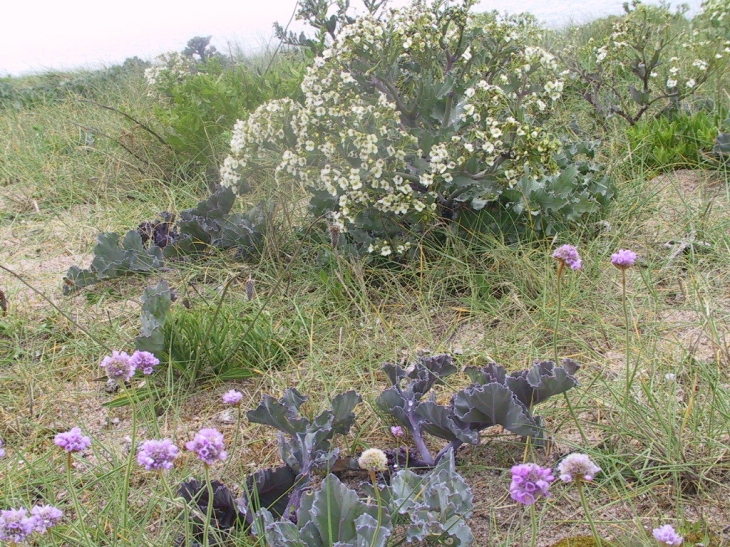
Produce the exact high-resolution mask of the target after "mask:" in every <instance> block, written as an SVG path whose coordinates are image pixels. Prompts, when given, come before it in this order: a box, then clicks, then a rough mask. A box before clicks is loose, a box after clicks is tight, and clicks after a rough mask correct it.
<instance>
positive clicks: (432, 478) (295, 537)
mask: <svg viewBox="0 0 730 547" xmlns="http://www.w3.org/2000/svg"><path fill="white" fill-rule="evenodd" d="M363 488H364V489H365V490H366V492H367V494H368V500H367V502H366V501H363V500H361V499H360V497H359V496H358V493H357V492H356V491H354V490H351V489H349V488H347V487H346V486H345V485H344V484H342V483H341V482H340V481H339V479H338V478H337V477H335V475H333V474H329V475H327V477H326V478H325V479H324V481H323V482H322V486H321V487H320V489H319V490H317V491H316V492H315V493H314V494H309V495H306V496H304V497H303V498H302V503H301V506H300V507H299V509H298V511H297V513H296V519H294V521H292V520H288V519H283V520H276V519H275V518H274V517H273V515H272V514H271V512H269V511H268V510H267V509H261V511H260V512H259V516H260V517H261V521H260V525H259V533H260V534H261V535H263V536H264V537H265V538H266V542H267V545H269V546H270V547H294V546H297V545H307V546H308V547H326V546H329V545H341V546H342V547H345V546H351V547H366V546H367V547H385V546H386V545H387V542H388V539H393V537H394V535H395V533H396V532H395V530H394V529H395V528H396V527H398V526H399V525H402V528H401V530H404V532H403V533H404V535H405V537H404V538H403V539H404V540H405V541H408V542H413V541H427V542H428V543H429V544H436V543H439V544H444V545H454V546H462V547H467V546H470V545H472V544H473V542H474V537H473V535H472V532H471V530H470V529H469V526H468V525H467V524H466V522H465V519H466V518H467V517H468V516H469V515H470V514H471V512H472V509H473V503H472V492H471V489H470V488H469V485H468V484H467V483H466V482H465V481H464V479H463V478H462V477H461V475H459V473H457V472H456V466H455V465H454V456H453V453H451V452H449V454H448V456H446V457H444V458H443V459H442V460H441V462H440V463H439V464H438V465H437V466H436V467H434V468H433V469H431V470H430V471H428V472H427V473H425V474H417V473H415V472H413V471H411V470H409V469H402V470H400V471H398V472H397V473H395V474H394V475H392V476H391V480H390V484H389V485H381V484H377V485H372V486H370V485H367V484H363ZM373 501H375V502H376V503H375V504H372V502H373ZM401 542H402V540H401V541H400V542H396V543H394V544H395V545H398V544H400V543H401Z"/></svg>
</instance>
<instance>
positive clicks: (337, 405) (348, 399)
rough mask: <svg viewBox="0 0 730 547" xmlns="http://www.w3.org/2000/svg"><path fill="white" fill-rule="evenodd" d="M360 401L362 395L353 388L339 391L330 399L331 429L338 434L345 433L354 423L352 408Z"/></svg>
mask: <svg viewBox="0 0 730 547" xmlns="http://www.w3.org/2000/svg"><path fill="white" fill-rule="evenodd" d="M360 401H362V397H360V395H358V393H357V392H355V391H354V390H350V391H346V392H345V393H340V394H339V395H337V396H336V397H335V398H334V399H333V400H332V415H333V421H332V431H333V432H334V433H339V434H340V435H347V433H348V431H350V428H351V427H352V424H354V423H355V418H356V416H355V413H354V412H353V410H354V408H355V407H356V406H357V405H358V404H359V403H360Z"/></svg>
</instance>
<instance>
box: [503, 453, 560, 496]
mask: <svg viewBox="0 0 730 547" xmlns="http://www.w3.org/2000/svg"><path fill="white" fill-rule="evenodd" d="M554 480H555V477H553V473H552V470H551V469H550V468H548V467H540V466H539V465H537V464H536V463H523V464H520V465H515V466H513V467H512V483H511V484H510V487H509V492H510V497H511V498H512V499H513V500H515V501H516V502H518V503H521V504H523V505H532V504H533V503H535V500H536V499H537V497H538V496H545V497H548V496H549V495H550V492H549V488H550V483H551V482H553V481H554Z"/></svg>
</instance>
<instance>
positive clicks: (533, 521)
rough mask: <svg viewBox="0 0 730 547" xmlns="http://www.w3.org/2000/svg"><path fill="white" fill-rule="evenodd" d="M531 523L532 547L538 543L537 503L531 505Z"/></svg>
mask: <svg viewBox="0 0 730 547" xmlns="http://www.w3.org/2000/svg"><path fill="white" fill-rule="evenodd" d="M530 524H531V535H530V547H535V545H537V514H536V513H535V504H534V503H533V504H531V505H530Z"/></svg>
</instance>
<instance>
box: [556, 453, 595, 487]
mask: <svg viewBox="0 0 730 547" xmlns="http://www.w3.org/2000/svg"><path fill="white" fill-rule="evenodd" d="M600 470H601V468H600V467H598V466H597V465H596V464H595V463H593V461H592V460H591V459H590V458H589V457H588V455H587V454H578V453H574V454H569V455H568V456H566V457H565V458H564V459H563V461H561V462H560V463H559V464H558V473H560V480H561V481H563V482H575V481H578V480H582V481H592V480H593V477H594V476H595V475H596V473H598V472H599V471H600Z"/></svg>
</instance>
